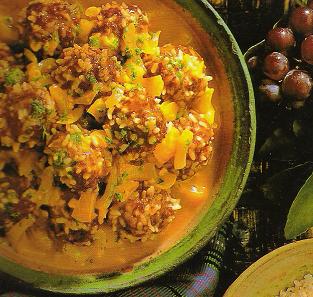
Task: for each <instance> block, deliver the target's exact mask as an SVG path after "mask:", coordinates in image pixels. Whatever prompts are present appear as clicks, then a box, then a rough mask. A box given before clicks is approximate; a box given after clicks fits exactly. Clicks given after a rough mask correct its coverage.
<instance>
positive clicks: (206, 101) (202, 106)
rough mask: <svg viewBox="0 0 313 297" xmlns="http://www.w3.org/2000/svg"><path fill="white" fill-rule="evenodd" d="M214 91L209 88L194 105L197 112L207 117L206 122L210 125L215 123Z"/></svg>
mask: <svg viewBox="0 0 313 297" xmlns="http://www.w3.org/2000/svg"><path fill="white" fill-rule="evenodd" d="M213 93H214V89H213V88H207V89H206V91H205V93H204V94H203V95H202V96H201V97H199V98H198V99H197V100H196V101H195V102H194V105H193V108H194V110H195V111H197V112H199V113H201V114H204V115H206V117H205V118H206V120H207V121H208V123H209V124H210V125H212V124H213V123H214V117H215V110H214V107H213V105H212V97H213Z"/></svg>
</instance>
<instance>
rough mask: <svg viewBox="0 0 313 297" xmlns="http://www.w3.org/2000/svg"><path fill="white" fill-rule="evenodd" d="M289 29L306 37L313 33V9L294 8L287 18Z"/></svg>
mask: <svg viewBox="0 0 313 297" xmlns="http://www.w3.org/2000/svg"><path fill="white" fill-rule="evenodd" d="M289 24H290V27H291V28H292V29H293V30H294V31H295V32H297V33H299V34H302V35H304V36H308V35H310V34H312V33H313V9H311V8H309V7H297V8H295V9H294V10H293V11H292V12H291V15H290V18H289Z"/></svg>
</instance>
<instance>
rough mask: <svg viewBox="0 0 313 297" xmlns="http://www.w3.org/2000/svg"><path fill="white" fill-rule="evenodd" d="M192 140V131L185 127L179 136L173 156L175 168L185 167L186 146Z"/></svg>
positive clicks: (187, 146)
mask: <svg viewBox="0 0 313 297" xmlns="http://www.w3.org/2000/svg"><path fill="white" fill-rule="evenodd" d="M192 140H193V133H192V132H191V131H189V130H187V129H185V130H184V131H183V132H182V134H181V135H180V136H179V138H178V141H177V148H176V152H175V157H174V168H175V169H176V170H178V169H182V168H184V167H186V158H187V152H188V148H189V146H190V144H191V142H192Z"/></svg>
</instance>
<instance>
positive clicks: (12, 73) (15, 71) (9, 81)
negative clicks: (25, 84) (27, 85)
mask: <svg viewBox="0 0 313 297" xmlns="http://www.w3.org/2000/svg"><path fill="white" fill-rule="evenodd" d="M24 78H25V74H24V72H23V71H22V70H21V69H19V68H17V67H15V68H12V69H10V70H9V71H8V72H7V73H6V74H5V76H4V81H5V84H6V85H10V86H12V85H15V84H17V83H19V82H21V81H22V80H23V79H24Z"/></svg>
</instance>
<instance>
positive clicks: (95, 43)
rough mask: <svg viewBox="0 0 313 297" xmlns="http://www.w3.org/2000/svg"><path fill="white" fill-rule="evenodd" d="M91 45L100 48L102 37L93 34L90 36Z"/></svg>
mask: <svg viewBox="0 0 313 297" xmlns="http://www.w3.org/2000/svg"><path fill="white" fill-rule="evenodd" d="M89 45H90V46H91V47H95V48H100V39H99V37H97V36H95V35H93V36H90V37H89Z"/></svg>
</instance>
